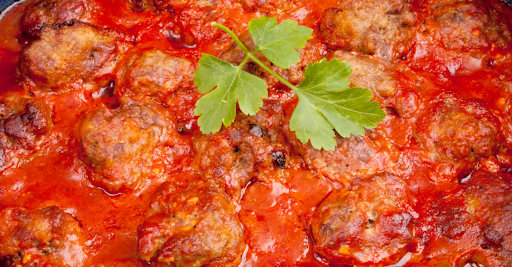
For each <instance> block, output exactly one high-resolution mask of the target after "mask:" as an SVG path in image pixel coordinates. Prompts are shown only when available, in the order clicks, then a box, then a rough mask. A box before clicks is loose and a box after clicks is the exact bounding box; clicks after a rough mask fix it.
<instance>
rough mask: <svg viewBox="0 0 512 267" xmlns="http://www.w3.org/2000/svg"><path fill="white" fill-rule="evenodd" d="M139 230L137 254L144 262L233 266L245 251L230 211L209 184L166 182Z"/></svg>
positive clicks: (226, 201)
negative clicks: (183, 184)
mask: <svg viewBox="0 0 512 267" xmlns="http://www.w3.org/2000/svg"><path fill="white" fill-rule="evenodd" d="M149 214H150V215H151V216H150V217H149V218H148V219H146V220H145V221H144V223H142V225H140V226H139V228H138V237H139V243H138V254H139V257H140V258H141V259H143V260H145V261H147V262H149V261H154V262H157V261H158V262H165V263H173V264H174V265H176V266H177V267H181V266H197V267H199V266H203V265H208V266H238V264H239V263H240V261H241V255H242V252H243V249H244V248H245V243H244V236H243V228H242V226H241V223H240V220H239V219H238V217H237V215H236V213H235V206H234V205H233V203H232V202H230V200H229V198H228V197H227V196H226V194H225V193H224V192H223V190H222V189H221V188H220V187H219V186H218V185H217V184H216V183H215V182H214V181H211V180H210V181H206V182H203V181H199V182H193V183H191V184H189V185H188V186H187V187H185V188H177V187H176V186H174V185H173V184H171V183H169V182H167V183H165V184H163V185H162V186H161V188H160V189H159V191H157V195H156V198H155V200H154V201H152V203H151V206H150V210H149Z"/></svg>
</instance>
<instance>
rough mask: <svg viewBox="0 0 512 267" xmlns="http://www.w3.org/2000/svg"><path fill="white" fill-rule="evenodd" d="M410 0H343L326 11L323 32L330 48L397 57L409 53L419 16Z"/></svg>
mask: <svg viewBox="0 0 512 267" xmlns="http://www.w3.org/2000/svg"><path fill="white" fill-rule="evenodd" d="M409 9H410V4H409V1H407V0H384V1H382V0H365V1H358V0H343V1H340V2H339V4H338V7H337V8H330V9H327V10H326V11H325V13H324V14H323V16H322V18H321V20H320V26H319V27H320V33H321V35H322V36H324V37H325V38H326V41H327V44H328V46H330V47H331V48H343V49H345V50H349V51H354V50H355V51H360V52H363V53H365V54H370V55H377V56H379V57H382V58H384V59H387V60H395V59H397V58H398V57H400V56H402V55H403V54H406V53H407V51H408V49H409V48H408V41H409V39H410V38H411V36H412V33H413V28H412V26H413V25H414V23H415V22H416V15H415V14H414V13H412V12H411V11H410V10H409Z"/></svg>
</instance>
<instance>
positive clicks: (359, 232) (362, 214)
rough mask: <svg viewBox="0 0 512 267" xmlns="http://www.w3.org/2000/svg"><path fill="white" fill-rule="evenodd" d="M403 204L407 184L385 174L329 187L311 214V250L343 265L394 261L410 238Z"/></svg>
mask: <svg viewBox="0 0 512 267" xmlns="http://www.w3.org/2000/svg"><path fill="white" fill-rule="evenodd" d="M409 205H410V196H409V192H408V189H407V184H406V183H405V182H404V181H403V180H402V179H401V178H399V177H395V176H393V175H390V174H386V173H384V174H379V175H375V176H372V177H368V178H364V179H361V180H359V181H358V182H357V183H356V184H355V186H354V187H353V188H352V189H350V190H346V189H342V190H339V191H335V192H333V193H332V194H331V195H329V196H328V197H327V198H326V199H325V200H324V201H323V202H322V203H321V204H320V206H319V207H318V209H317V210H316V212H315V215H314V217H313V222H312V224H311V228H312V232H313V237H314V239H315V241H316V243H315V251H316V252H317V253H319V254H320V255H322V256H323V257H325V258H327V259H328V260H330V261H334V262H336V261H342V262H344V263H346V264H349V263H350V264H355V265H360V264H382V265H386V264H392V263H396V262H397V261H398V260H400V258H401V257H402V256H403V255H404V254H405V253H406V252H407V250H408V245H409V244H411V243H412V241H413V235H414V225H413V219H412V218H413V217H412V215H411V214H409V212H408V206H409Z"/></svg>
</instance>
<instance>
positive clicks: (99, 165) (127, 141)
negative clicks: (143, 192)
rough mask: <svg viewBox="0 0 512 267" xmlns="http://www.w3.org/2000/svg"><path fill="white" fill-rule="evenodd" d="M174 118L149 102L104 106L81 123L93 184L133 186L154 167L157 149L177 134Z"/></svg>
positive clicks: (114, 187) (117, 188)
mask: <svg viewBox="0 0 512 267" xmlns="http://www.w3.org/2000/svg"><path fill="white" fill-rule="evenodd" d="M175 128H176V126H175V123H174V118H173V117H172V116H171V114H168V113H167V112H166V111H163V110H162V109H160V108H157V107H154V106H151V105H147V104H136V103H132V104H125V105H123V106H121V107H119V108H118V109H114V110H108V109H107V108H105V107H102V108H100V109H98V110H96V111H94V112H93V113H90V114H87V115H86V116H85V118H84V119H83V120H82V122H81V123H80V125H79V130H78V135H79V136H78V139H79V142H80V149H81V151H82V153H81V154H82V157H83V159H84V161H85V162H86V163H88V164H89V165H90V166H91V167H92V175H91V176H90V178H91V181H92V182H93V184H95V185H97V186H100V187H102V188H103V189H105V190H107V191H108V192H110V193H117V192H121V191H123V190H131V189H134V188H136V187H137V185H138V184H139V182H140V180H141V179H142V178H143V177H147V176H148V175H149V173H150V171H151V169H150V167H151V164H152V162H153V152H154V150H155V149H156V148H157V147H159V146H162V145H163V144H165V142H166V140H168V139H170V138H171V137H172V136H173V135H177V133H176V129H175Z"/></svg>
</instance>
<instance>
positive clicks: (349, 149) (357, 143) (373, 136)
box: [283, 114, 400, 186]
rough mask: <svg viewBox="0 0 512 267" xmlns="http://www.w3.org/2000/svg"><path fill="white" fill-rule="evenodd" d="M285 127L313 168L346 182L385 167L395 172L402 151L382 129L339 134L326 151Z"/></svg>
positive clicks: (290, 139) (285, 130) (309, 165)
mask: <svg viewBox="0 0 512 267" xmlns="http://www.w3.org/2000/svg"><path fill="white" fill-rule="evenodd" d="M288 116H289V117H291V114H288ZM288 116H287V117H288ZM283 129H284V132H285V133H286V137H287V138H288V141H289V142H290V143H291V144H292V145H293V147H294V149H295V150H296V152H298V153H299V154H300V156H301V157H302V158H303V159H304V163H305V164H306V165H307V166H308V167H309V168H310V169H312V170H314V171H316V172H317V173H318V174H320V175H322V176H324V177H326V178H328V179H329V180H331V181H335V182H339V183H343V184H345V185H346V186H349V185H350V183H351V182H352V181H353V180H355V179H357V178H361V177H365V176H369V175H372V174H375V173H378V172H382V171H389V172H392V171H393V169H394V168H395V166H396V163H397V161H398V158H399V156H400V151H398V150H397V149H396V148H395V147H394V146H393V145H392V144H391V143H390V142H389V141H388V140H386V138H385V137H384V136H383V134H382V133H381V132H378V131H374V130H369V131H367V132H366V134H365V135H364V136H351V137H350V138H342V137H340V136H336V144H337V145H336V148H335V149H334V150H333V151H327V150H324V149H322V150H318V149H315V148H314V147H313V146H312V145H311V144H310V143H309V142H308V143H307V144H303V143H302V142H300V141H299V140H298V139H297V137H296V136H295V132H293V131H291V130H290V127H289V125H288V124H286V125H284V127H283Z"/></svg>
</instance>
